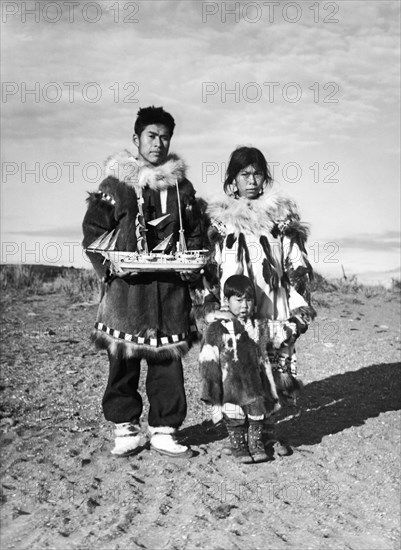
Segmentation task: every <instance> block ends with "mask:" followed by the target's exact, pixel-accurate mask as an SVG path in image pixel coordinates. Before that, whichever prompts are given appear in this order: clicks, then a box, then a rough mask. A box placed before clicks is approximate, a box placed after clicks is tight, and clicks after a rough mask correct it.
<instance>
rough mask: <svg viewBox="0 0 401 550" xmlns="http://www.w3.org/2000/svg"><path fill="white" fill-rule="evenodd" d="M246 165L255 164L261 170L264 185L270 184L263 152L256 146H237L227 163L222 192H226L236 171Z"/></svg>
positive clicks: (236, 173)
mask: <svg viewBox="0 0 401 550" xmlns="http://www.w3.org/2000/svg"><path fill="white" fill-rule="evenodd" d="M247 166H255V167H256V168H258V169H259V170H261V172H263V176H264V181H265V182H266V185H270V184H271V183H272V181H273V178H272V177H271V174H270V170H269V167H268V165H267V162H266V159H265V157H264V156H263V153H262V152H261V151H259V149H256V147H238V149H235V151H233V152H232V154H231V157H230V161H229V163H228V167H227V172H226V179H225V182H224V187H223V188H224V192H225V193H227V188H228V187H229V186H230V185H231V184H232V182H233V181H234V179H235V178H236V176H237V175H238V172H240V171H241V170H243V169H244V168H246V167H247Z"/></svg>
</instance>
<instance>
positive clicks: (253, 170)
mask: <svg viewBox="0 0 401 550" xmlns="http://www.w3.org/2000/svg"><path fill="white" fill-rule="evenodd" d="M264 183H265V180H264V175H263V172H262V170H260V168H258V166H256V165H252V164H250V165H249V166H247V167H246V168H243V169H242V170H240V171H239V172H238V174H237V175H236V177H235V185H236V186H237V189H238V195H239V196H240V197H243V198H245V199H251V200H253V199H257V198H258V197H259V195H260V192H261V191H262V189H263V185H264Z"/></svg>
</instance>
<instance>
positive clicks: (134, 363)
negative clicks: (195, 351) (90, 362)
mask: <svg viewBox="0 0 401 550" xmlns="http://www.w3.org/2000/svg"><path fill="white" fill-rule="evenodd" d="M109 361H110V372H109V379H108V382H107V387H106V390H105V392H104V396H103V400H102V406H103V413H104V416H105V418H106V420H109V421H110V422H114V423H115V424H120V423H122V422H134V423H138V422H139V418H140V416H141V413H142V407H143V404H142V397H141V396H140V394H139V392H138V383H139V376H140V367H141V360H140V359H139V358H137V357H134V358H131V359H125V358H121V357H114V356H112V355H111V354H109ZM147 363H148V373H147V377H146V393H147V396H148V400H149V405H150V408H149V419H148V421H149V426H152V427H160V426H168V427H171V428H179V427H180V426H181V424H182V423H183V422H184V419H185V416H186V414H187V401H186V397H185V390H184V375H183V371H182V363H181V359H167V360H164V361H160V360H156V361H154V360H150V359H147Z"/></svg>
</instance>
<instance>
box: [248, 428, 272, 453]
mask: <svg viewBox="0 0 401 550" xmlns="http://www.w3.org/2000/svg"><path fill="white" fill-rule="evenodd" d="M262 436H263V420H252V419H251V418H249V427H248V449H249V453H250V455H251V457H252V460H253V461H254V462H266V461H267V460H269V456H268V455H267V454H266V451H265V446H264V444H263V440H262Z"/></svg>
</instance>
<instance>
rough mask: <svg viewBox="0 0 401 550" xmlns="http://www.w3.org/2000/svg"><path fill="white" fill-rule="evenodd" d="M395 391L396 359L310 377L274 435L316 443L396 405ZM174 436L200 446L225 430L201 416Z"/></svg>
mask: <svg viewBox="0 0 401 550" xmlns="http://www.w3.org/2000/svg"><path fill="white" fill-rule="evenodd" d="M400 390H401V363H381V364H376V365H371V366H369V367H364V368H361V369H359V370H356V371H350V372H346V373H344V374H336V375H334V376H330V377H329V378H325V379H324V380H318V381H317V382H312V383H311V384H307V385H306V386H305V387H304V390H303V393H302V395H301V397H300V399H299V404H298V406H297V408H296V409H295V408H294V411H293V412H294V415H293V416H291V412H292V411H291V408H289V407H288V408H286V409H285V410H284V411H281V412H280V413H279V414H278V415H277V421H278V424H277V434H276V436H278V437H279V439H284V440H287V441H289V442H290V444H291V445H292V446H294V447H297V446H300V445H314V444H316V443H320V442H321V440H322V438H323V437H325V436H326V435H329V434H335V433H338V432H341V431H342V430H345V429H347V428H350V427H351V426H362V425H363V424H364V423H365V421H366V420H367V419H368V418H374V417H376V416H378V415H379V414H380V413H382V412H386V411H397V410H399V409H401V396H400V394H401V392H400ZM295 413H296V414H295ZM178 435H179V439H180V441H181V442H183V443H184V442H185V443H186V444H187V445H203V444H207V443H211V442H213V441H218V440H221V439H224V438H225V437H227V431H226V429H225V427H224V426H222V425H217V426H214V425H213V424H212V422H211V421H205V422H202V423H201V424H196V425H194V426H189V427H187V428H184V429H183V430H181V431H180V432H179V434H178Z"/></svg>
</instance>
